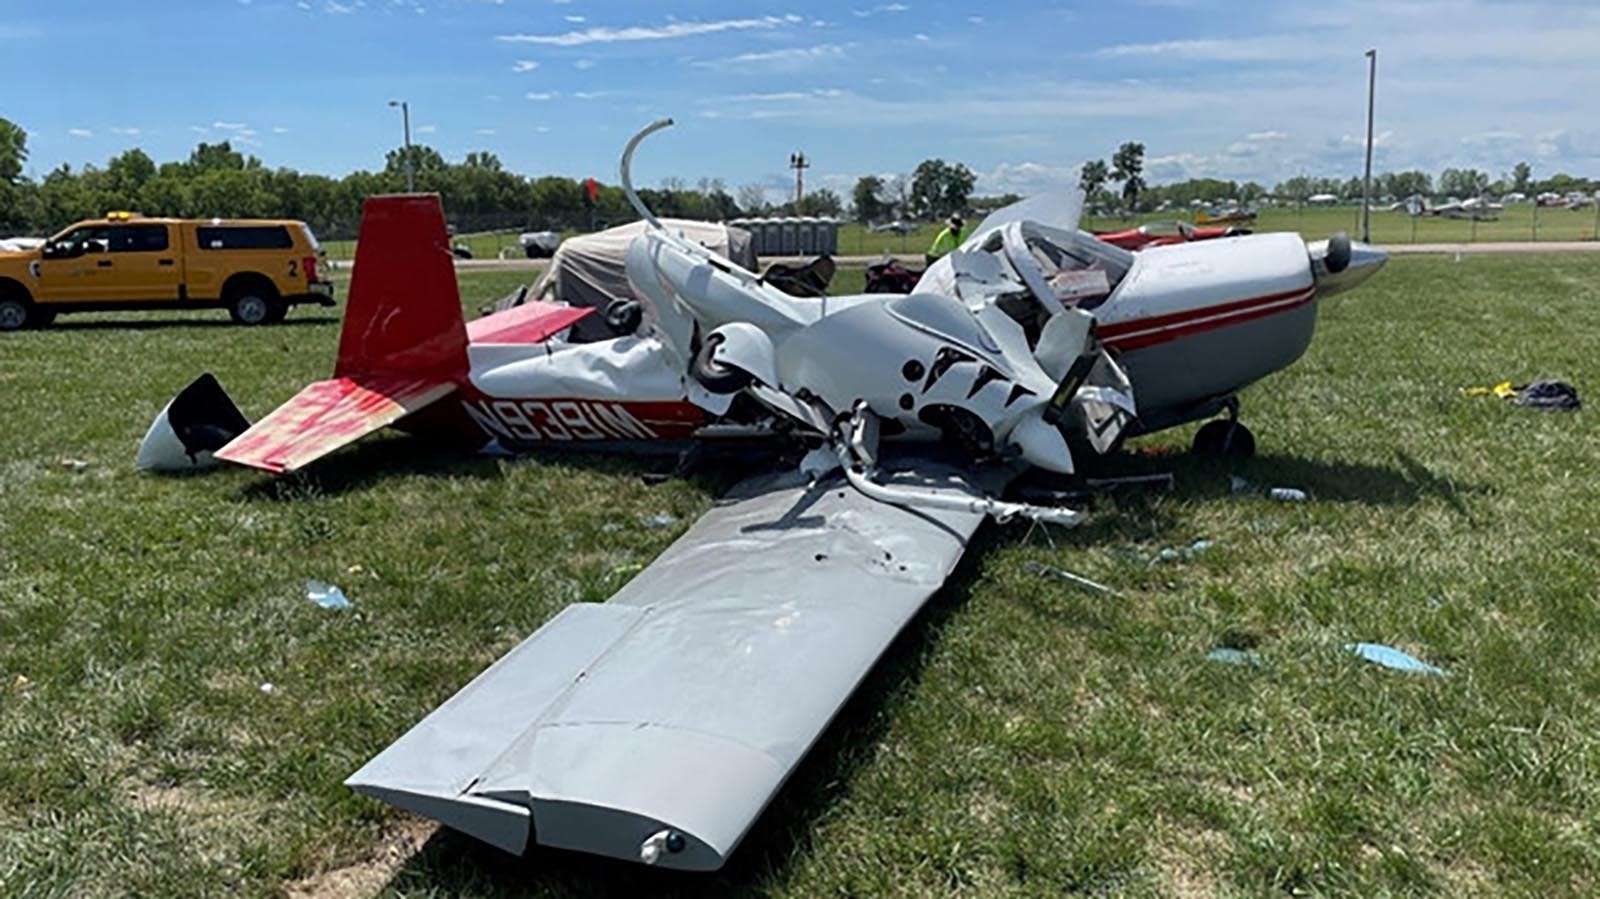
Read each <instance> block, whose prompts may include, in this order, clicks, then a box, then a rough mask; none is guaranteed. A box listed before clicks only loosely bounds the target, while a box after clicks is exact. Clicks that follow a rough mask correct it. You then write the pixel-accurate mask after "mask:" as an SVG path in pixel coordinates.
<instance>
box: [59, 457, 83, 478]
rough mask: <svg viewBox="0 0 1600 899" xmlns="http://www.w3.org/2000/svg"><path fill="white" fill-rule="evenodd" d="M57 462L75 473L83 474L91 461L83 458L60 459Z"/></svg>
mask: <svg viewBox="0 0 1600 899" xmlns="http://www.w3.org/2000/svg"><path fill="white" fill-rule="evenodd" d="M56 464H57V465H60V466H61V467H62V468H65V469H66V470H67V471H70V472H72V473H73V474H82V473H83V471H84V469H86V468H88V467H89V463H88V462H85V461H83V460H82V459H61V460H58V461H57V462H56Z"/></svg>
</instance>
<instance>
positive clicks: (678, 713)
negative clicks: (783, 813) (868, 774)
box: [349, 460, 982, 870]
mask: <svg viewBox="0 0 1600 899" xmlns="http://www.w3.org/2000/svg"><path fill="white" fill-rule="evenodd" d="M916 467H917V468H918V470H919V472H920V473H919V474H918V475H914V476H913V475H910V474H903V475H900V477H901V478H911V479H915V480H916V481H917V482H918V483H919V485H920V486H923V487H931V488H933V489H940V490H951V491H959V492H963V493H972V492H975V491H974V488H973V487H972V486H970V484H969V483H968V482H967V481H966V479H965V478H964V477H963V476H962V475H961V474H960V473H959V471H958V470H956V469H954V468H947V467H942V466H932V465H930V464H929V463H927V461H926V460H922V461H919V462H918V463H917V466H916ZM981 523H982V517H981V516H979V515H973V514H968V513H955V512H942V511H941V512H933V513H928V512H914V511H908V510H906V509H902V508H899V507H895V506H889V505H885V504H882V503H878V502H874V501H872V500H870V499H867V498H866V497H864V496H862V495H861V494H859V493H857V492H855V491H854V490H851V489H849V488H848V487H846V486H844V485H843V484H842V482H840V481H838V480H825V481H823V482H820V483H819V484H817V485H814V486H809V487H808V486H807V485H806V484H804V483H802V482H799V480H798V478H797V477H795V476H793V475H783V476H767V477H762V478H757V479H753V480H751V481H747V482H745V483H744V484H742V485H740V486H739V487H738V488H735V491H734V493H733V494H732V495H731V498H730V499H729V500H727V501H725V502H724V503H723V504H721V505H719V506H718V507H717V508H715V509H713V510H712V511H710V512H709V513H707V514H706V515H705V516H703V517H702V518H701V519H700V520H699V521H698V522H696V524H695V525H694V526H693V527H692V528H690V530H689V531H688V533H686V534H685V535H684V536H683V537H682V538H680V539H679V540H678V541H677V542H676V543H674V544H673V545H672V546H671V547H669V548H668V549H667V551H666V552H665V553H663V554H662V556H661V557H660V558H659V559H657V560H656V562H655V563H653V564H652V565H651V566H650V567H649V568H647V569H646V570H645V571H644V572H642V573H641V574H640V575H639V576H637V577H636V578H634V580H633V581H632V582H631V583H629V584H628V585H627V586H626V587H624V588H623V589H622V590H621V591H620V592H619V593H618V594H617V595H616V596H615V597H613V598H612V599H611V601H610V602H608V603H606V604H605V605H604V606H575V607H572V608H569V609H568V610H566V611H564V612H562V613H561V614H560V615H557V616H556V617H555V618H554V619H552V620H551V621H550V623H548V624H546V625H545V626H544V627H543V628H541V629H540V630H539V631H538V632H536V633H535V634H534V635H533V636H532V637H530V638H528V640H527V641H525V642H524V643H523V644H522V645H521V646H519V647H518V648H517V649H515V650H513V651H512V653H511V654H510V655H508V656H506V658H505V659H503V660H502V661H501V662H499V663H496V665H495V666H494V667H492V668H490V669H489V670H488V671H486V672H484V673H483V674H482V675H480V676H479V677H478V678H477V679H476V680H474V681H473V682H472V683H471V684H470V685H469V686H468V687H467V688H466V689H464V690H463V691H462V692H461V693H460V694H458V695H457V697H456V698H455V699H452V700H450V701H449V702H447V703H446V704H445V705H444V706H442V707H440V709H438V710H437V711H435V712H434V713H433V714H432V715H430V716H428V718H426V719H424V721H423V722H422V723H421V724H419V725H417V727H415V728H414V729H413V730H412V731H411V732H410V733H408V734H406V735H405V736H403V737H401V738H400V739H399V740H398V741H396V742H395V743H394V744H393V745H391V746H390V747H389V748H387V749H385V750H384V751H383V752H382V753H380V754H379V755H378V756H377V757H376V758H374V759H373V760H372V761H371V762H369V763H368V764H367V766H366V767H364V768H362V769H361V770H360V771H358V772H357V773H356V774H355V775H353V776H352V777H351V779H350V781H349V783H350V784H351V785H352V786H353V787H355V788H356V789H358V790H361V791H362V792H364V793H367V794H369V795H374V796H377V797H378V798H383V799H387V800H389V801H394V800H393V798H392V795H386V792H390V791H392V790H393V789H395V788H397V787H398V788H405V787H406V785H408V784H409V785H410V786H411V788H413V789H415V788H416V786H417V784H418V782H419V781H426V782H427V784H428V785H429V789H430V791H431V792H430V793H429V795H430V796H443V795H444V794H446V793H448V792H449V791H452V790H454V791H457V792H456V795H457V796H458V797H459V798H461V799H462V800H463V802H462V804H461V807H460V808H459V809H458V810H456V811H453V812H452V813H451V817H450V819H444V818H442V817H441V816H440V815H438V814H435V813H434V812H432V811H429V810H428V809H425V808H420V807H418V806H417V805H407V807H409V808H412V809H414V810H417V811H420V812H422V813H423V814H428V815H429V816H430V817H435V818H440V820H445V822H446V823H448V824H450V825H451V826H453V827H456V828H457V829H460V830H463V831H465V832H467V833H471V834H474V835H477V836H480V837H481V838H484V839H486V840H488V841H490V842H495V840H494V839H492V837H493V836H494V835H495V834H496V832H497V828H499V827H501V826H502V825H501V823H500V822H499V820H498V819H497V818H495V817H494V816H493V815H480V814H479V813H478V812H477V811H476V807H475V806H473V805H471V804H469V803H468V802H467V800H471V802H472V803H481V802H486V801H487V802H494V803H500V804H504V805H505V806H507V807H520V808H525V809H528V810H529V813H530V815H531V821H532V839H533V841H536V842H538V843H540V844H542V845H549V846H558V847H562V848H567V849H577V850H580V851H585V852H593V853H599V854H602V855H608V856H612V857H615V858H622V859H629V860H638V859H639V858H640V857H641V851H642V849H643V847H644V846H645V844H646V843H647V842H648V841H649V840H650V839H651V837H652V836H654V835H659V834H661V833H662V832H664V831H666V832H673V833H676V834H678V835H679V836H681V837H682V838H683V843H682V848H681V849H680V850H679V851H677V852H668V853H666V854H662V855H660V857H659V860H658V864H661V865H663V866H669V867H674V868H682V869H690V870H714V869H716V868H719V867H721V866H722V864H723V863H724V861H726V859H727V857H728V855H729V854H730V853H731V852H732V851H733V850H734V848H735V847H736V846H737V845H738V843H739V841H740V840H741V839H742V838H743V836H744V834H745V832H746V831H747V830H748V829H749V827H750V825H751V824H752V823H754V821H755V819H756V817H757V816H758V815H759V814H760V812H761V810H762V809H763V808H764V807H765V806H766V804H767V802H768V801H769V800H770V799H771V798H772V796H773V795H774V794H775V793H776V792H777V791H778V789H779V788H780V787H781V786H782V784H783V782H784V780H786V779H787V778H788V776H789V773H790V772H791V771H792V770H793V769H794V767H795V766H796V765H797V764H799V762H800V760H801V759H802V758H803V757H804V755H805V753H806V751H807V750H808V749H809V748H810V746H811V745H812V743H813V742H815V741H816V739H817V738H818V737H819V736H820V735H821V733H822V731H823V730H824V729H825V728H826V727H827V725H828V722H829V721H830V720H832V718H833V716H834V714H835V713H836V712H837V711H838V709H839V707H840V706H841V705H843V704H844V702H845V700H846V699H848V698H849V696H850V694H851V693H852V692H853V691H854V690H855V687H856V685H857V684H858V683H859V682H860V681H861V679H862V678H863V677H864V676H865V675H866V674H867V672H868V671H869V670H871V668H872V666H873V664H874V663H876V661H877V659H878V657H879V656H880V655H881V654H882V653H883V651H884V649H885V648H887V646H888V645H889V643H890V642H891V641H892V640H893V639H894V637H895V635H896V634H898V633H899V631H900V629H901V628H902V627H903V626H904V625H905V623H906V622H907V621H909V620H910V619H911V617H912V616H913V615H915V614H916V612H917V611H918V610H919V609H920V608H921V607H922V604H923V603H924V602H925V601H926V600H927V599H928V597H929V596H931V595H932V594H933V593H934V592H935V591H936V590H937V589H938V588H939V587H940V585H941V584H942V583H943V582H944V580H945V578H946V577H948V575H949V573H950V572H951V571H952V570H953V569H954V568H955V565H956V564H957V562H958V561H959V560H960V557H961V553H962V551H963V550H964V549H965V547H966V543H967V541H968V540H969V539H970V537H971V536H972V534H973V533H974V532H975V531H976V530H977V528H978V526H979V525H980V524H981ZM600 609H605V610H606V611H605V612H604V613H602V612H600V611H599V610H600ZM602 616H604V618H605V620H606V622H607V624H606V625H605V627H604V628H599V629H596V630H592V631H590V632H589V637H593V639H592V640H591V639H589V637H585V636H583V632H584V631H583V629H584V628H585V627H597V626H596V625H594V623H593V621H588V620H586V619H590V618H592V619H593V620H594V621H598V620H600V618H601V617H602ZM601 642H605V643H606V645H605V647H604V649H603V650H601V651H599V652H595V651H594V650H595V648H596V646H597V645H598V644H599V643H601ZM574 647H579V648H574ZM584 659H587V661H583V660H584ZM513 660H515V661H513ZM552 678H563V679H564V680H565V684H564V687H563V688H562V689H561V690H559V691H556V692H552V691H550V690H549V689H548V684H549V683H550V681H551V679H552ZM462 697H470V701H468V700H463V699H462ZM468 704H469V705H470V706H471V707H473V708H474V709H475V711H474V712H473V713H472V714H471V715H470V716H467V715H464V714H463V712H462V709H464V708H465V707H466V706H467V705H468ZM444 732H448V733H449V734H451V740H454V741H459V742H460V743H461V744H463V745H468V746H469V747H470V748H465V749H457V750H453V752H454V758H455V759H456V761H455V762H454V763H452V764H453V765H454V767H453V768H452V769H451V770H449V771H448V772H443V771H440V770H438V769H437V765H438V764H439V759H440V752H439V743H438V740H439V737H438V735H439V734H440V733H444ZM486 759H488V760H489V761H487V762H486V761H485V760H486ZM397 804H402V805H404V804H405V803H397ZM435 811H436V810H435ZM479 818H481V820H478V819H479ZM496 844H497V845H504V841H501V842H499V843H496Z"/></svg>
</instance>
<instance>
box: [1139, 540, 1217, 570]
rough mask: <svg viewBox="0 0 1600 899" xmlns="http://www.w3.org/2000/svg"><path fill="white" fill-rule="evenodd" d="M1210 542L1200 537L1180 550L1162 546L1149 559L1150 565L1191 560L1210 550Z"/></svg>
mask: <svg viewBox="0 0 1600 899" xmlns="http://www.w3.org/2000/svg"><path fill="white" fill-rule="evenodd" d="M1211 545H1212V544H1211V541H1210V540H1207V539H1205V538H1204V537H1201V538H1200V539H1198V540H1196V541H1194V542H1193V543H1191V544H1189V545H1188V546H1185V547H1183V548H1182V549H1178V548H1174V547H1171V546H1163V547H1162V548H1161V549H1160V550H1159V551H1157V552H1156V554H1155V555H1154V556H1151V557H1150V564H1151V565H1157V564H1160V563H1162V562H1176V561H1178V560H1179V559H1192V558H1194V557H1195V556H1197V555H1199V554H1201V553H1203V552H1205V551H1206V550H1208V549H1210V548H1211Z"/></svg>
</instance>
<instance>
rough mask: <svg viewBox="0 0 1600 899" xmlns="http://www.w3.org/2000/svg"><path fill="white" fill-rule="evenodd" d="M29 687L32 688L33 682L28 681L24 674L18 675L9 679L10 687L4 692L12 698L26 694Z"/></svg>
mask: <svg viewBox="0 0 1600 899" xmlns="http://www.w3.org/2000/svg"><path fill="white" fill-rule="evenodd" d="M31 686H33V681H31V680H29V679H28V676H27V675H26V674H19V675H17V676H16V677H14V678H12V679H11V686H9V687H7V688H6V692H7V693H10V694H11V695H12V696H20V695H22V694H23V693H26V692H27V691H28V688H29V687H31Z"/></svg>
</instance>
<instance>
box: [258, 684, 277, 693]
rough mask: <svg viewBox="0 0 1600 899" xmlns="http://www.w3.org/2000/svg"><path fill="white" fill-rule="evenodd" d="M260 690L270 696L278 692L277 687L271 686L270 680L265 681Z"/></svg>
mask: <svg viewBox="0 0 1600 899" xmlns="http://www.w3.org/2000/svg"><path fill="white" fill-rule="evenodd" d="M261 692H263V693H265V694H267V695H268V696H271V695H272V694H274V693H276V692H278V688H277V687H275V686H273V684H272V682H271V681H267V682H266V683H264V684H262V685H261Z"/></svg>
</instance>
